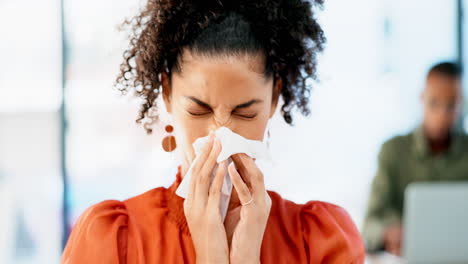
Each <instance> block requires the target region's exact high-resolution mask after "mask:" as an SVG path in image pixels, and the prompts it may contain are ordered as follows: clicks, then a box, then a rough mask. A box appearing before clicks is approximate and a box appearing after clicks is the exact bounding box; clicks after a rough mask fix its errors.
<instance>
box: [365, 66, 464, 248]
mask: <svg viewBox="0 0 468 264" xmlns="http://www.w3.org/2000/svg"><path fill="white" fill-rule="evenodd" d="M461 75H462V71H461V68H460V67H459V66H458V65H457V64H454V63H448V62H445V63H440V64H437V65H435V66H433V67H432V68H431V69H430V70H429V72H428V74H427V78H426V84H425V88H424V91H423V92H422V94H421V101H422V105H423V107H424V118H423V122H422V124H421V125H419V126H418V127H417V128H416V129H415V130H413V131H412V132H411V133H409V134H407V135H404V136H397V137H394V138H392V139H390V140H388V141H387V142H385V143H384V144H383V145H382V148H381V150H380V153H379V156H378V169H377V173H376V176H375V178H374V180H373V182H372V187H371V194H370V199H369V204H368V209H367V215H366V219H365V223H364V229H363V238H364V241H365V243H366V248H367V250H368V251H369V252H372V251H379V250H386V251H387V252H390V253H392V254H395V255H398V256H400V255H401V244H402V238H403V232H404V227H403V226H402V222H401V221H402V213H403V200H404V191H405V188H406V186H407V185H408V184H409V183H411V182H421V181H425V182H428V181H458V180H468V137H467V136H466V135H465V134H464V133H463V132H461V129H456V125H455V124H456V121H457V120H458V118H459V116H460V113H461V110H462V102H463V89H462V81H461V79H462V78H461Z"/></svg>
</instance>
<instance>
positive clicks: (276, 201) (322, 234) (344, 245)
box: [268, 191, 365, 263]
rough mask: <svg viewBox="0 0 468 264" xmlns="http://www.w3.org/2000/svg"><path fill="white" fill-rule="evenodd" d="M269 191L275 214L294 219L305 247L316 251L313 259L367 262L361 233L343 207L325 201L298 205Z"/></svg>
mask: <svg viewBox="0 0 468 264" xmlns="http://www.w3.org/2000/svg"><path fill="white" fill-rule="evenodd" d="M268 193H269V195H270V197H271V199H272V211H273V214H274V215H277V216H283V217H280V218H281V219H282V221H288V220H287V219H291V221H292V222H293V223H294V225H295V226H296V228H298V229H299V230H298V231H299V232H301V235H302V239H303V241H304V243H305V247H306V248H307V249H308V250H309V252H315V256H313V255H311V256H310V257H311V258H315V260H317V261H318V262H320V260H323V259H325V258H326V259H327V260H329V262H331V263H340V261H344V262H341V263H345V262H346V263H362V262H363V261H364V258H365V250H364V244H363V241H362V239H361V235H360V233H359V231H358V229H357V227H356V225H355V224H354V222H353V220H352V219H351V216H350V215H349V214H348V212H347V211H346V210H345V209H344V208H342V207H340V206H338V205H335V204H333V203H328V202H323V201H308V202H306V203H303V204H298V203H294V202H292V201H290V200H287V199H284V198H282V197H281V196H280V195H279V194H278V193H276V192H274V191H268ZM284 216H287V217H284ZM318 245H319V246H318Z"/></svg>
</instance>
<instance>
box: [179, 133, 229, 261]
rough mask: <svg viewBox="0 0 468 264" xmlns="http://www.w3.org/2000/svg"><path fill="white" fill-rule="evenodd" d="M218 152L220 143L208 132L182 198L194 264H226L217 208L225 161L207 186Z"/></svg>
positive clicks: (224, 238) (227, 251)
mask: <svg viewBox="0 0 468 264" xmlns="http://www.w3.org/2000/svg"><path fill="white" fill-rule="evenodd" d="M220 151H221V143H220V142H219V140H217V139H215V138H214V134H213V133H211V134H210V138H209V141H208V143H206V144H205V146H204V148H203V151H202V153H201V154H200V155H199V156H198V158H197V160H195V161H194V162H195V164H194V166H193V168H192V177H191V179H190V189H189V193H188V195H187V199H185V201H184V212H185V217H186V219H187V224H188V226H189V230H190V234H191V236H192V241H193V245H194V247H195V252H196V254H197V263H229V248H228V244H227V238H226V231H225V229H224V225H223V221H222V217H221V213H220V210H219V203H220V197H221V187H222V184H223V179H224V175H225V174H226V169H227V168H226V167H227V162H226V161H223V162H221V163H220V164H219V166H218V169H217V170H216V175H215V177H214V179H213V182H212V184H211V186H210V176H211V174H212V172H213V169H214V167H215V165H216V158H217V157H218V155H219V153H220Z"/></svg>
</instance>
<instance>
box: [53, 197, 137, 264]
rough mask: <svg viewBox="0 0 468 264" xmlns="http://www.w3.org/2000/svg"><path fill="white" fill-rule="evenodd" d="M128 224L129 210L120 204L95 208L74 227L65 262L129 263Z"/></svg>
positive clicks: (110, 202)
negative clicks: (127, 259)
mask: <svg viewBox="0 0 468 264" xmlns="http://www.w3.org/2000/svg"><path fill="white" fill-rule="evenodd" d="M127 221H128V214H127V210H126V208H125V205H124V203H122V202H120V201H115V200H108V201H103V202H101V203H98V204H95V205H93V206H91V207H90V208H88V209H87V210H86V211H85V212H84V213H83V214H82V215H81V216H80V217H79V219H78V221H77V223H76V224H75V226H74V227H73V229H72V232H71V234H70V237H69V239H68V242H67V245H66V247H65V250H64V252H63V255H62V260H61V263H62V264H82V263H89V264H93V263H99V264H107V263H120V264H122V263H126V255H127V252H126V251H127Z"/></svg>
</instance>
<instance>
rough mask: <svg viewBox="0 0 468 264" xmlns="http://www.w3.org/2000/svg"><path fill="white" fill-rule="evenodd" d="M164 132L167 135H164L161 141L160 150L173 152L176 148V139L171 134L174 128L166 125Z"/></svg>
mask: <svg viewBox="0 0 468 264" xmlns="http://www.w3.org/2000/svg"><path fill="white" fill-rule="evenodd" d="M164 129H165V130H166V132H167V133H169V134H168V135H166V136H165V137H164V138H163V140H162V143H161V145H162V148H163V149H164V151H166V152H172V151H174V149H176V147H177V144H176V138H175V136H174V135H173V134H172V132H173V131H174V127H173V126H171V125H166V127H165V128H164Z"/></svg>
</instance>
